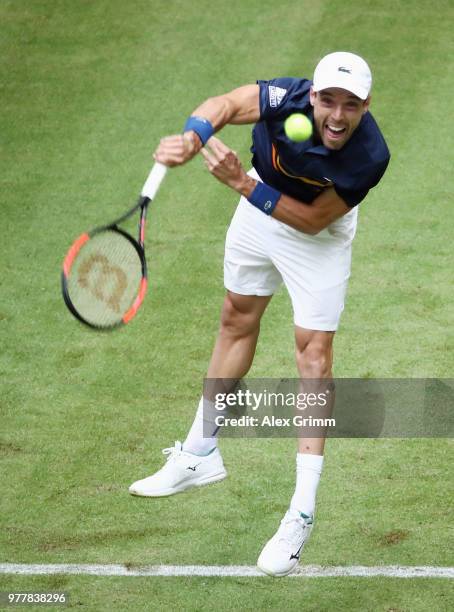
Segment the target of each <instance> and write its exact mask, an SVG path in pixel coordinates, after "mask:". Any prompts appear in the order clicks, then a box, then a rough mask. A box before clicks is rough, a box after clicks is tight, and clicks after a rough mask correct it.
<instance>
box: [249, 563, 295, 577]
mask: <svg viewBox="0 0 454 612" xmlns="http://www.w3.org/2000/svg"><path fill="white" fill-rule="evenodd" d="M257 567H258V568H259V570H260V571H261V572H263V573H264V574H266V575H267V576H271V577H273V578H283V577H284V576H288V575H289V574H291V573H292V572H293V571H294V570H295V569H296V568H297V567H298V563H296V564H295V565H294V566H293V567H292V568H291V569H289V570H288V572H279V573H277V572H273V571H271V570H269V569H267V568H265V567H263V566H262V565H261V564H260V563H257Z"/></svg>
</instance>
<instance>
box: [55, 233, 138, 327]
mask: <svg viewBox="0 0 454 612" xmlns="http://www.w3.org/2000/svg"><path fill="white" fill-rule="evenodd" d="M141 279H142V261H141V258H140V256H139V253H138V251H137V250H136V248H135V246H134V244H133V243H132V242H131V241H130V240H128V239H127V238H126V237H125V236H123V235H122V234H121V233H119V232H117V231H113V230H106V231H103V232H99V233H98V234H95V235H94V236H92V237H91V238H90V239H89V240H88V241H87V242H86V243H85V244H84V245H83V246H82V248H81V249H80V251H79V252H78V253H77V255H76V257H75V259H74V262H73V264H72V266H71V269H70V272H69V274H68V278H67V290H68V295H69V298H70V300H71V302H72V304H73V306H74V308H75V309H76V310H77V311H78V313H79V314H80V315H81V316H82V317H83V318H84V319H86V320H87V321H88V322H89V323H91V324H92V325H96V326H99V327H109V326H112V325H115V324H117V323H120V322H121V320H122V318H123V316H124V315H125V313H126V312H127V311H128V310H129V309H130V307H131V306H132V304H133V303H134V301H135V299H136V297H137V295H138V293H139V289H140V282H141Z"/></svg>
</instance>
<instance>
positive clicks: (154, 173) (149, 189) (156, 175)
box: [142, 162, 167, 200]
mask: <svg viewBox="0 0 454 612" xmlns="http://www.w3.org/2000/svg"><path fill="white" fill-rule="evenodd" d="M166 173H167V166H165V165H164V164H161V163H160V162H155V163H154V165H153V168H152V169H151V172H150V174H149V175H148V178H147V180H146V181H145V185H144V186H143V187H142V196H146V197H147V198H150V200H152V199H153V198H154V197H155V195H156V193H157V192H158V189H159V186H160V185H161V183H162V181H163V179H164V177H165V175H166Z"/></svg>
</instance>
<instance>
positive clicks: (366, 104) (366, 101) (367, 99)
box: [363, 96, 371, 115]
mask: <svg viewBox="0 0 454 612" xmlns="http://www.w3.org/2000/svg"><path fill="white" fill-rule="evenodd" d="M370 100H371V97H370V96H367V98H366V99H365V100H364V102H363V115H364V113H367V111H368V110H369V106H370Z"/></svg>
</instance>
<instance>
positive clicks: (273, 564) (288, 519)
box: [257, 510, 313, 576]
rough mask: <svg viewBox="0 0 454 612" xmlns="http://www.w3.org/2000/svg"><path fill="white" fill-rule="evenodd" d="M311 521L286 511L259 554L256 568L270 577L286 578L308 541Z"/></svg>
mask: <svg viewBox="0 0 454 612" xmlns="http://www.w3.org/2000/svg"><path fill="white" fill-rule="evenodd" d="M312 523H313V519H312V517H311V516H306V515H305V514H300V513H299V512H298V511H297V510H288V511H287V512H286V514H285V516H284V518H283V519H282V521H281V524H280V527H279V529H278V530H277V531H276V533H275V534H274V536H273V537H272V538H271V540H269V541H268V542H267V543H266V544H265V548H264V549H263V550H262V552H261V553H260V557H259V558H258V561H257V566H258V568H259V569H261V570H262V572H265V574H268V575H270V576H286V575H287V574H290V572H291V571H292V570H293V569H294V568H295V567H296V566H297V565H298V562H299V559H300V554H301V551H302V550H303V547H304V544H305V543H306V542H307V540H308V539H309V536H310V534H311V530H312Z"/></svg>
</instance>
